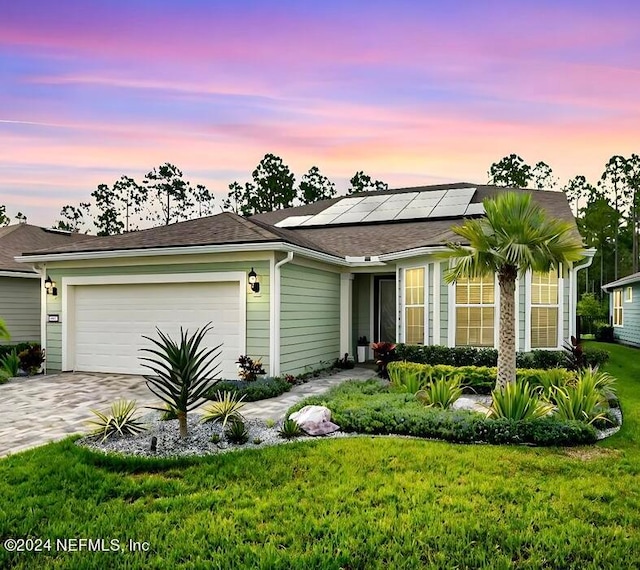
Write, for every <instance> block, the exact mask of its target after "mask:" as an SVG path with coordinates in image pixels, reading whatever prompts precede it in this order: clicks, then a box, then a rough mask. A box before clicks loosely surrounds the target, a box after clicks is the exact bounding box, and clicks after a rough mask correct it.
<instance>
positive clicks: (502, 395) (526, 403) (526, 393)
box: [487, 382, 553, 421]
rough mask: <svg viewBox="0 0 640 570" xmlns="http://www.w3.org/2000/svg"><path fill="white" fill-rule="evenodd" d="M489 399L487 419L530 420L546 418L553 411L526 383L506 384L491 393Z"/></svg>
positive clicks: (551, 406) (550, 405)
mask: <svg viewBox="0 0 640 570" xmlns="http://www.w3.org/2000/svg"><path fill="white" fill-rule="evenodd" d="M491 398H492V402H491V406H490V407H489V409H488V410H487V417H488V418H507V419H510V420H516V421H520V420H531V419H535V418H540V417H543V416H546V415H547V414H549V413H550V412H551V411H552V410H553V405H552V404H550V403H549V402H546V401H545V400H542V399H541V398H540V397H539V396H538V395H537V394H536V392H535V390H532V389H531V387H530V386H529V383H528V382H522V383H521V382H516V383H515V384H507V385H506V386H505V387H504V388H499V389H496V390H494V391H493V392H491Z"/></svg>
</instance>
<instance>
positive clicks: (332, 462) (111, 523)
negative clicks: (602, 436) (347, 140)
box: [0, 345, 640, 569]
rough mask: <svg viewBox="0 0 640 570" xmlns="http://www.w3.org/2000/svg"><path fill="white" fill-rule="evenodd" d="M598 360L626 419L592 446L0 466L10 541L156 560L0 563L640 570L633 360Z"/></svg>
mask: <svg viewBox="0 0 640 570" xmlns="http://www.w3.org/2000/svg"><path fill="white" fill-rule="evenodd" d="M603 347H604V348H607V349H608V350H610V351H611V353H612V356H611V361H610V363H609V364H608V365H607V370H608V371H609V372H611V373H612V374H613V375H614V376H616V377H617V378H618V380H619V383H618V393H619V396H620V401H621V404H622V408H623V412H624V414H625V416H624V424H623V427H622V430H621V431H620V432H619V433H618V434H616V435H614V436H613V437H611V438H610V439H607V440H605V441H604V442H602V443H601V444H599V445H596V446H589V447H582V448H580V447H579V448H571V449H568V448H567V449H563V448H545V449H542V448H527V447H500V446H488V445H460V444H450V443H444V442H434V441H423V440H417V439H404V438H396V437H376V438H372V437H366V436H365V437H357V438H345V439H335V440H331V441H314V442H311V443H294V444H287V445H283V446H278V447H273V448H267V449H263V450H256V451H245V452H240V453H234V454H229V455H222V456H213V457H208V458H206V459H200V460H182V461H180V462H179V463H175V462H170V461H149V460H146V461H145V460H141V459H126V460H125V459H119V458H114V457H103V456H99V455H95V454H92V453H91V452H89V451H87V450H85V449H79V448H77V447H76V446H75V445H74V444H73V443H72V442H70V441H68V440H67V441H65V442H62V443H58V444H51V445H48V446H44V447H41V448H38V449H35V450H32V451H29V452H26V453H22V454H18V455H16V456H14V457H10V458H7V459H4V460H1V461H0V497H1V498H0V534H1V535H2V539H3V540H5V539H6V538H14V537H21V538H26V537H33V538H40V539H43V540H44V539H47V538H49V539H51V540H52V541H53V543H52V546H55V540H56V539H58V538H63V539H70V538H89V539H94V540H95V539H99V538H103V539H105V540H106V541H107V543H108V544H109V542H108V541H110V540H111V539H118V540H119V541H121V542H122V543H123V544H125V543H126V542H127V541H128V540H133V541H138V542H143V541H146V542H148V543H149V550H148V552H136V553H123V552H120V553H111V552H95V553H91V552H87V551H83V552H67V553H62V552H54V551H53V550H52V551H51V552H44V553H19V554H9V553H7V552H6V551H5V550H3V549H0V567H3V568H4V567H11V566H14V567H18V568H36V567H37V568H68V567H71V568H106V567H108V568H170V567H178V568H180V567H185V568H191V567H203V568H305V569H306V568H350V569H355V568H385V567H393V568H422V567H435V568H452V567H459V568H483V567H485V568H496V569H499V568H544V567H547V568H580V569H582V568H594V569H595V568H598V569H599V568H621V567H623V568H633V567H640V487H639V486H638V484H637V481H638V476H639V475H640V449H639V447H638V443H639V441H640V358H639V357H640V351H637V350H634V349H630V348H625V347H620V346H613V345H612V346H609V345H603Z"/></svg>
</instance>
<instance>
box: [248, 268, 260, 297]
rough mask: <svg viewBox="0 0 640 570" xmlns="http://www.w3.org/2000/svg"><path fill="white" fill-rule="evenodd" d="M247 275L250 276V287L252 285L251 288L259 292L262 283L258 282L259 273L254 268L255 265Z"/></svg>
mask: <svg viewBox="0 0 640 570" xmlns="http://www.w3.org/2000/svg"><path fill="white" fill-rule="evenodd" d="M247 277H248V278H249V287H251V290H252V291H253V292H254V293H259V292H260V283H259V282H258V274H257V273H256V272H255V271H254V270H253V267H252V268H251V271H249V274H248V275H247Z"/></svg>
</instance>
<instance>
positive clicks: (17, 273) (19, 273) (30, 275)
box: [0, 269, 40, 279]
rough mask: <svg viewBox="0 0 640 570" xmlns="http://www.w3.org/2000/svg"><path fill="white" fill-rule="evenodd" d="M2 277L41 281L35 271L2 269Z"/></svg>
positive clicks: (0, 271) (0, 275) (0, 273)
mask: <svg viewBox="0 0 640 570" xmlns="http://www.w3.org/2000/svg"><path fill="white" fill-rule="evenodd" d="M0 277H20V278H22V279H24V278H27V279H39V278H40V275H38V274H37V273H35V272H33V271H7V270H4V269H2V270H0Z"/></svg>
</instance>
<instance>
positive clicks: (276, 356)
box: [271, 251, 293, 376]
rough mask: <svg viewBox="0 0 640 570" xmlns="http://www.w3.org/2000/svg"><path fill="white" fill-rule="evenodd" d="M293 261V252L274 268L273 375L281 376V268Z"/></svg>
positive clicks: (289, 252) (272, 304)
mask: <svg viewBox="0 0 640 570" xmlns="http://www.w3.org/2000/svg"><path fill="white" fill-rule="evenodd" d="M291 261H293V251H288V252H287V257H286V258H285V259H282V260H281V261H278V263H276V264H275V265H274V266H273V286H272V290H273V296H272V298H271V301H272V303H271V310H272V311H273V312H272V316H273V319H272V322H273V330H272V331H271V336H272V338H273V352H272V357H271V375H272V376H279V375H280V268H281V267H282V266H283V265H285V264H287V263H290V262H291Z"/></svg>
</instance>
